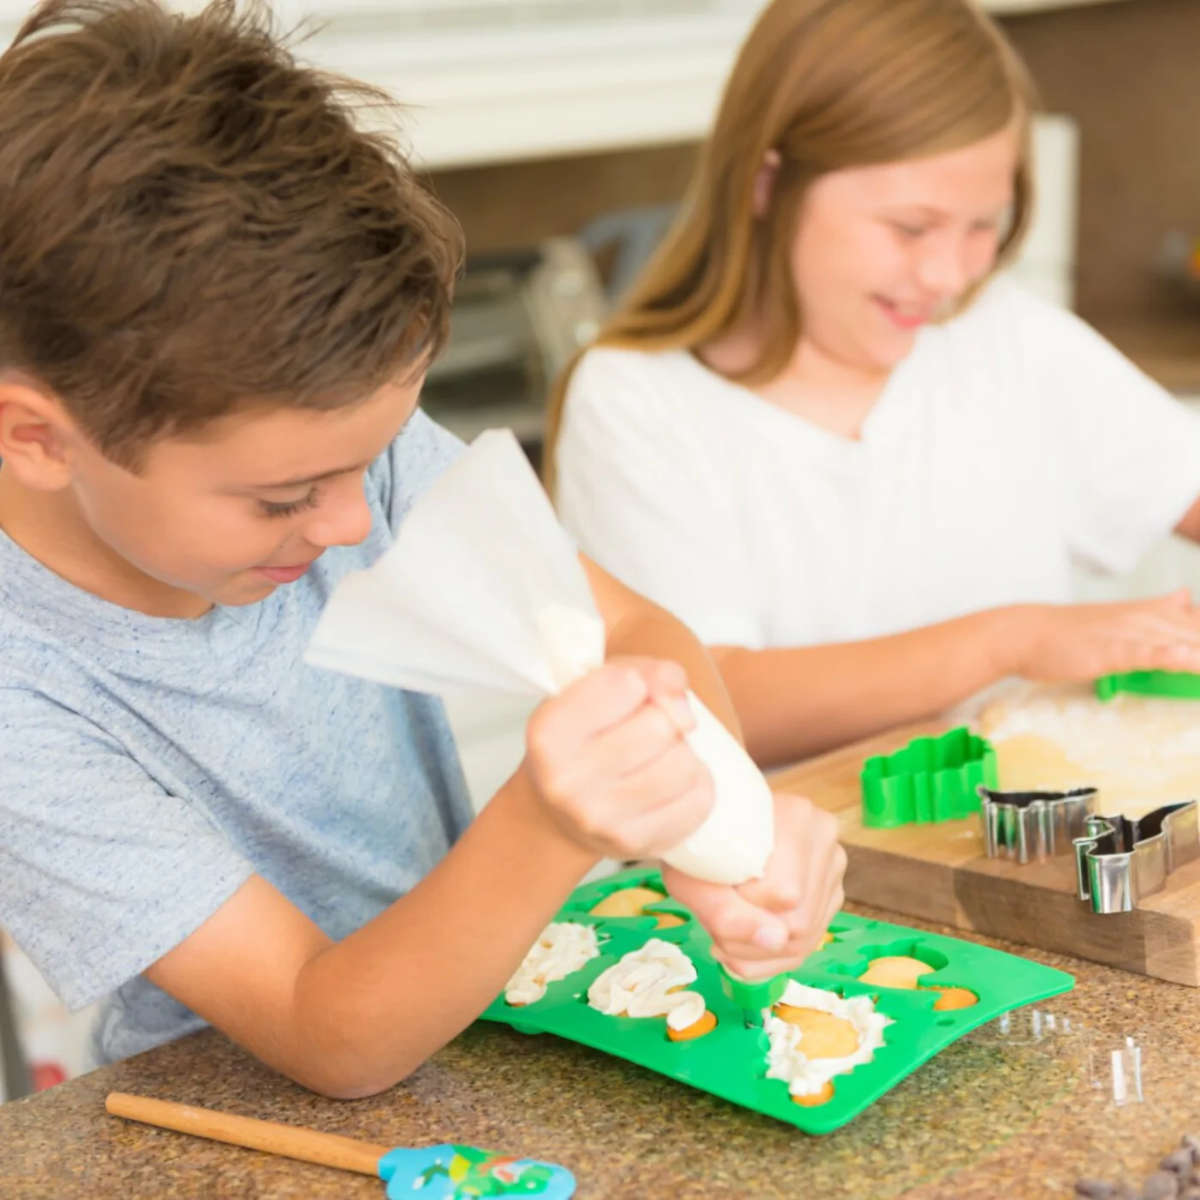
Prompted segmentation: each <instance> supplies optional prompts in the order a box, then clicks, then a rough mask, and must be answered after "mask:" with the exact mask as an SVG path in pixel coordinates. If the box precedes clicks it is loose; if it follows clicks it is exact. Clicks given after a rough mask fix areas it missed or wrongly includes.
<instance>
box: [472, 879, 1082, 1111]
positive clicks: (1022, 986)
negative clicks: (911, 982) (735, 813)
mask: <svg viewBox="0 0 1200 1200" xmlns="http://www.w3.org/2000/svg"><path fill="white" fill-rule="evenodd" d="M629 887H649V888H652V889H655V890H658V891H664V892H665V890H666V889H665V888H664V887H663V884H662V876H661V874H660V873H659V872H658V871H656V870H653V869H652V868H641V867H635V868H631V869H629V870H626V871H622V872H619V873H618V874H616V875H610V876H608V877H607V878H605V879H596V880H593V881H592V882H591V883H586V884H581V885H580V886H579V887H578V888H576V889H575V891H574V892H573V893H572V894H571V896H570V897H569V898H568V899H567V902H566V903H565V904H564V905H563V907H562V908H561V909H560V910H559V912H558V915H557V916H556V918H555V920H558V921H578V922H582V923H585V924H591V925H593V926H595V928H596V930H597V934H598V936H599V939H600V953H599V954H598V955H597V956H596V957H595V958H593V959H591V960H590V961H589V962H587V963H585V964H584V965H583V966H582V967H580V968H579V969H578V970H577V971H573V972H572V973H571V974H569V975H567V976H565V977H564V978H562V979H558V980H554V981H552V982H551V983H549V984H548V985H547V988H546V994H545V995H544V996H543V997H542V998H541V999H540V1000H535V1001H533V1002H532V1003H530V1004H527V1005H524V1006H522V1007H515V1006H513V1005H510V1004H508V1003H507V1002H506V1001H505V999H504V996H503V995H501V996H498V997H497V998H496V1000H495V1001H494V1002H493V1003H492V1004H491V1005H490V1006H489V1007H488V1009H487V1010H486V1011H485V1012H484V1013H483V1019H484V1020H487V1021H500V1022H503V1023H504V1024H506V1025H509V1026H512V1027H513V1028H515V1029H517V1030H518V1031H520V1032H522V1033H550V1034H554V1035H556V1036H558V1037H563V1038H568V1039H570V1040H571V1041H574V1042H578V1043H580V1044H581V1045H584V1046H590V1047H592V1048H593V1049H595V1050H599V1051H602V1052H603V1053H605V1054H611V1055H614V1056H616V1057H617V1058H622V1059H625V1060H626V1061H628V1062H632V1063H637V1064H638V1065H639V1066H642V1067H645V1068H647V1069H648V1070H651V1071H657V1072H658V1073H659V1074H661V1075H665V1076H667V1077H668V1078H671V1079H675V1080H678V1081H679V1082H680V1083H685V1084H687V1085H688V1086H689V1087H694V1088H699V1089H700V1090H702V1091H705V1092H710V1093H711V1094H712V1095H714V1096H720V1097H722V1098H723V1099H725V1100H729V1101H731V1102H732V1103H734V1104H739V1105H742V1106H743V1107H744V1108H748V1109H752V1110H754V1111H755V1112H760V1113H764V1114H766V1115H767V1116H770V1117H774V1118H775V1119H777V1120H780V1121H785V1122H787V1123H788V1124H790V1125H794V1126H796V1127H797V1128H799V1129H803V1130H804V1131H805V1132H807V1133H818V1134H819V1133H829V1132H831V1131H832V1130H834V1129H837V1128H839V1127H841V1126H842V1125H845V1124H846V1123H847V1122H848V1121H851V1120H853V1119H854V1118H855V1117H856V1116H857V1115H858V1114H859V1113H861V1112H862V1111H863V1110H864V1109H865V1108H867V1107H869V1106H870V1105H871V1104H873V1103H874V1102H875V1101H876V1100H877V1099H878V1098H879V1097H880V1096H882V1095H883V1094H884V1093H885V1092H886V1091H888V1090H889V1089H890V1088H892V1087H894V1086H895V1085H896V1084H897V1083H899V1082H900V1080H901V1079H904V1078H905V1077H906V1076H908V1075H911V1074H912V1073H913V1071H915V1070H917V1068H918V1067H920V1066H921V1064H922V1063H924V1062H927V1061H928V1060H929V1059H930V1058H932V1057H933V1056H934V1055H935V1054H938V1053H939V1052H940V1051H942V1050H943V1049H945V1048H946V1047H947V1046H949V1045H950V1044H951V1043H952V1042H954V1041H956V1040H957V1039H958V1038H960V1037H962V1036H963V1034H965V1033H967V1032H969V1031H970V1030H972V1029H975V1028H977V1027H978V1026H980V1025H984V1024H986V1023H987V1022H988V1021H991V1020H992V1019H993V1018H994V1017H997V1016H999V1015H1000V1014H1001V1013H1004V1012H1007V1011H1009V1010H1010V1009H1013V1008H1016V1007H1018V1006H1020V1005H1022V1004H1030V1003H1034V1002H1037V1001H1040V1000H1044V999H1046V998H1048V997H1050V996H1056V995H1058V994H1059V993H1060V992H1065V991H1066V990H1067V989H1069V988H1070V987H1072V986H1074V980H1073V979H1072V978H1071V976H1070V975H1067V974H1065V973H1064V972H1063V971H1058V970H1055V969H1054V968H1053V967H1044V966H1042V964H1041V963H1035V962H1029V961H1028V960H1027V959H1023V958H1018V957H1016V956H1015V955H1013V954H1006V953H1004V952H1003V951H1001V950H993V949H992V948H991V947H990V946H981V945H979V944H977V943H974V942H964V941H961V940H959V939H958V938H952V937H947V936H945V935H944V934H937V933H928V932H926V931H924V930H920V929H912V928H909V927H907V926H903V925H891V924H888V923H886V922H884V921H877V920H873V919H871V918H869V917H858V916H854V915H852V914H850V913H839V914H838V915H837V916H835V917H834V919H833V921H832V923H831V924H830V926H829V934H830V937H831V940H830V941H829V942H828V943H827V944H826V945H824V946H822V947H821V948H820V949H819V950H816V951H814V952H813V953H812V954H811V955H810V956H809V957H808V958H807V959H806V960H805V961H804V963H802V964H801V965H800V966H799V967H797V968H796V969H795V970H792V971H789V972H787V974H786V975H782V976H777V977H776V978H775V979H767V980H763V981H761V982H756V983H748V984H747V986H748V987H749V988H751V989H759V988H762V989H767V990H766V992H765V994H767V995H769V994H770V991H771V990H773V989H774V988H776V987H778V986H779V985H780V981H782V983H783V984H784V986H786V984H787V982H788V980H793V979H794V980H795V981H796V982H797V983H801V984H805V985H806V986H808V987H815V988H820V989H822V990H824V991H828V992H831V993H833V994H834V995H835V996H839V997H843V998H851V997H854V996H864V995H865V996H870V997H872V1000H873V1003H874V1005H875V1008H876V1010H877V1011H878V1012H880V1013H882V1014H883V1015H884V1016H885V1017H887V1018H888V1020H889V1021H890V1022H891V1024H890V1025H888V1026H887V1027H886V1028H885V1029H884V1031H883V1037H884V1045H883V1046H882V1047H880V1048H879V1049H878V1050H877V1051H876V1052H875V1055H874V1057H873V1058H872V1059H871V1061H870V1062H866V1063H862V1064H860V1065H859V1066H856V1067H855V1068H854V1069H853V1070H852V1071H848V1072H845V1073H843V1074H840V1075H838V1076H836V1077H835V1078H834V1081H833V1095H832V1097H831V1098H830V1099H829V1100H828V1101H826V1102H825V1103H822V1104H819V1105H816V1106H813V1107H808V1106H804V1105H800V1104H797V1103H795V1102H794V1101H793V1100H792V1098H791V1095H790V1094H789V1089H788V1085H787V1083H785V1082H784V1081H783V1080H781V1079H773V1078H770V1077H769V1076H768V1075H767V1070H768V1062H767V1053H768V1049H769V1042H770V1034H769V1033H768V1031H767V1030H766V1029H764V1028H763V1027H762V1025H763V1023H764V1022H763V1020H762V1012H761V1009H757V1014H756V1015H757V1016H758V1019H759V1023H758V1025H757V1026H752V1027H748V1026H747V1024H746V1013H747V1009H750V1010H751V1011H754V1010H755V1009H756V1006H757V1005H758V1002H759V1000H761V999H762V997H763V994H764V993H763V992H758V991H757V990H751V991H749V992H738V993H735V994H731V993H734V989H733V988H732V987H730V988H729V990H727V984H728V983H730V982H732V981H730V979H729V976H728V973H727V972H725V971H724V969H723V968H722V966H721V964H720V963H719V962H718V961H717V960H716V958H715V957H714V955H713V954H712V939H711V938H710V937H709V936H708V934H707V933H706V932H705V931H704V929H703V927H702V926H701V925H700V923H699V922H698V921H696V920H695V918H694V917H692V916H691V914H690V913H688V914H687V915H688V920H687V921H686V922H685V923H684V924H683V925H678V926H674V927H672V928H670V929H655V928H654V922H653V920H652V919H651V917H650V916H642V915H639V916H633V917H598V916H596V915H594V914H593V913H592V909H593V908H594V907H595V906H596V904H597V903H598V902H599V901H600V900H602V899H603V898H604V897H606V896H607V895H609V894H611V893H612V892H614V891H617V890H620V889H622V888H629ZM674 906H675V907H676V908H677V909H679V911H680V912H683V913H687V910H686V909H684V908H682V907H681V906H679V905H678V904H675V905H674ZM652 937H654V938H660V939H662V940H663V941H668V942H673V943H674V944H675V945H676V946H678V947H679V949H680V950H681V951H682V952H683V953H684V954H685V955H686V956H687V957H688V958H689V959H690V960H691V963H692V965H693V966H694V967H695V969H696V980H695V982H694V983H691V984H689V985H688V988H689V990H692V991H698V992H699V993H700V994H701V995H702V996H703V997H704V1004H705V1008H706V1009H707V1010H708V1011H709V1012H710V1013H711V1014H712V1015H713V1016H714V1017H715V1018H716V1025H715V1026H714V1027H713V1028H712V1029H711V1030H710V1031H709V1032H708V1033H705V1034H703V1035H701V1036H699V1037H696V1038H694V1039H691V1040H687V1041H672V1040H671V1038H670V1037H669V1036H668V1031H667V1025H666V1020H665V1018H663V1017H630V1016H609V1015H607V1014H605V1013H602V1012H599V1011H598V1010H596V1009H594V1008H592V1007H591V1005H590V1004H589V1003H588V989H589V988H590V987H591V985H592V983H593V982H594V981H595V979H596V978H597V977H598V976H599V975H600V973H601V972H602V971H604V970H606V969H607V968H608V967H609V966H611V965H612V964H613V963H614V962H616V961H617V960H618V959H620V958H621V957H622V956H623V955H625V954H627V953H629V952H630V951H633V950H638V949H640V948H641V947H642V946H643V945H645V943H646V941H647V940H648V939H649V938H652ZM894 955H902V956H908V957H913V958H917V959H918V960H920V961H922V962H924V963H925V964H926V965H927V966H928V967H929V973H928V974H927V975H923V976H921V977H920V980H919V983H920V987H918V988H892V987H884V986H880V985H878V984H866V983H863V982H861V981H860V979H859V976H861V975H862V974H863V973H864V972H865V971H866V970H867V969H868V967H869V965H870V963H871V962H872V961H873V960H874V959H876V958H880V957H888V956H894ZM938 987H944V988H948V989H965V990H967V991H969V992H971V993H972V994H973V995H974V997H975V1003H974V1004H970V1005H968V1006H966V1007H961V1008H960V1007H948V1008H945V1009H937V1008H935V1007H934V1005H935V1003H936V1002H937V1001H938V993H937V991H936V990H934V989H936V988H938ZM735 996H736V998H735ZM763 1007H767V1005H766V1004H764V1005H763ZM952 1069H953V1068H950V1067H948V1068H947V1070H952ZM981 1103H986V1100H981Z"/></svg>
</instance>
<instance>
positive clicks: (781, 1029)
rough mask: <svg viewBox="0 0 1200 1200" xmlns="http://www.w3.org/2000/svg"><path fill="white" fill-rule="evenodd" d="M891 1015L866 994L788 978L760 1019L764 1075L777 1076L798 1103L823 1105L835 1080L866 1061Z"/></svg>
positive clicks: (882, 1037)
mask: <svg viewBox="0 0 1200 1200" xmlns="http://www.w3.org/2000/svg"><path fill="white" fill-rule="evenodd" d="M891 1023H892V1022H891V1019H890V1018H888V1017H885V1016H884V1015H883V1013H881V1012H877V1011H876V1008H875V1001H874V1000H873V999H872V998H871V997H870V996H851V997H849V998H847V999H843V998H842V997H840V996H837V995H835V994H834V993H833V992H828V991H825V990H824V989H823V988H814V987H808V986H806V985H805V984H802V983H797V982H796V981H795V980H794V979H791V980H788V985H787V988H786V989H785V990H784V993H783V995H782V997H780V999H779V1001H778V1002H777V1003H776V1004H775V1005H773V1006H772V1008H771V1011H770V1012H769V1013H768V1014H767V1017H766V1020H765V1021H764V1022H763V1028H764V1030H765V1031H766V1034H767V1042H768V1046H767V1078H768V1079H781V1080H783V1081H784V1082H785V1083H786V1084H787V1085H788V1091H789V1092H790V1093H791V1097H792V1099H793V1100H794V1101H795V1102H796V1103H797V1104H803V1105H814V1104H824V1103H826V1102H827V1101H828V1100H830V1099H831V1098H832V1096H833V1087H834V1085H833V1080H834V1079H835V1078H836V1077H837V1076H838V1075H845V1074H847V1073H848V1072H850V1071H853V1070H854V1068H855V1067H857V1066H861V1065H862V1064H863V1063H868V1062H870V1061H871V1060H872V1059H873V1058H874V1057H875V1051H876V1050H878V1049H879V1047H880V1046H882V1045H883V1043H884V1036H883V1031H884V1029H885V1028H886V1027H887V1026H888V1025H890V1024H891Z"/></svg>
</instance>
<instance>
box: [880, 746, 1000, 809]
mask: <svg viewBox="0 0 1200 1200" xmlns="http://www.w3.org/2000/svg"><path fill="white" fill-rule="evenodd" d="M980 784H982V785H983V786H984V787H991V788H994V787H996V786H997V774H996V751H995V750H994V749H993V748H992V745H991V743H990V742H989V741H988V740H987V739H986V738H982V737H979V736H978V735H977V734H973V733H971V732H970V731H969V730H968V729H967V727H966V726H965V725H962V726H959V728H957V729H951V730H950V732H949V733H943V734H942V735H941V736H940V737H919V738H915V739H914V740H913V741H911V742H909V743H908V745H907V746H905V747H904V748H903V749H902V750H897V751H896V752H895V753H894V754H887V755H883V754H878V755H875V756H874V757H873V758H868V759H867V760H866V762H864V763H863V769H862V820H863V824H864V825H870V826H873V827H874V828H876V829H894V828H895V827H896V826H898V825H909V824H912V823H914V822H917V823H921V824H926V823H928V822H931V821H952V820H956V819H958V818H960V817H969V816H970V815H971V814H972V813H977V812H978V811H979V795H978V792H977V791H976V789H977V788H978V787H979V785H980Z"/></svg>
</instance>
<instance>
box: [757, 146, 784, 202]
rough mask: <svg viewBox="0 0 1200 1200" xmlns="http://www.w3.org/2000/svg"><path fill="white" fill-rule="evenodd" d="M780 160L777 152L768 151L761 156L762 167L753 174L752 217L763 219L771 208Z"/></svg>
mask: <svg viewBox="0 0 1200 1200" xmlns="http://www.w3.org/2000/svg"><path fill="white" fill-rule="evenodd" d="M781 161H782V160H781V159H780V157H779V151H778V150H768V151H767V152H766V154H764V155H763V160H762V165H761V166H760V167H759V168H758V170H757V171H755V173H754V215H755V216H756V217H765V216H766V215H767V212H768V210H769V209H770V207H771V198H772V196H773V195H774V193H775V177H776V176H777V175H778V174H779V164H780V162H781Z"/></svg>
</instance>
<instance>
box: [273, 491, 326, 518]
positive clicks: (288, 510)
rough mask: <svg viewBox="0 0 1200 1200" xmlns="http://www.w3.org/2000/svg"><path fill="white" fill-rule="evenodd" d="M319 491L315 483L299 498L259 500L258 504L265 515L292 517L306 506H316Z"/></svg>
mask: <svg viewBox="0 0 1200 1200" xmlns="http://www.w3.org/2000/svg"><path fill="white" fill-rule="evenodd" d="M319 491H320V489H319V488H317V487H316V485H314V486H313V487H310V488H309V489H308V491H307V492H305V493H304V495H303V496H301V497H300V498H299V499H298V500H259V502H258V506H259V509H260V510H261V511H262V514H263V516H264V517H290V516H293V515H294V514H295V513H298V512H302V511H303V510H304V509H306V508H315V507H316V505H317V497H318V494H319Z"/></svg>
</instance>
